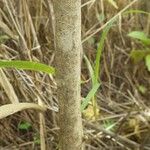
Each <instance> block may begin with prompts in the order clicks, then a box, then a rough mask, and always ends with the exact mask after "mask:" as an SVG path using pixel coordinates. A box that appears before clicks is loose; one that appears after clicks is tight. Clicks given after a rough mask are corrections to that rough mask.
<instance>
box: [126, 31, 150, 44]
mask: <svg viewBox="0 0 150 150" xmlns="http://www.w3.org/2000/svg"><path fill="white" fill-rule="evenodd" d="M128 36H129V37H132V38H134V39H138V40H140V41H141V42H142V43H143V44H145V45H150V38H148V37H147V35H146V34H145V33H144V32H141V31H132V32H130V33H129V34H128Z"/></svg>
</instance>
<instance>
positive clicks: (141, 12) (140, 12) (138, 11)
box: [123, 9, 150, 15]
mask: <svg viewBox="0 0 150 150" xmlns="http://www.w3.org/2000/svg"><path fill="white" fill-rule="evenodd" d="M130 13H136V14H145V15H150V13H149V12H146V11H143V10H138V9H131V10H128V11H125V12H124V13H123V15H126V14H130Z"/></svg>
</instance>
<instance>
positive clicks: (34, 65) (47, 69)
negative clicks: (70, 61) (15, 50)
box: [0, 60, 55, 74]
mask: <svg viewBox="0 0 150 150" xmlns="http://www.w3.org/2000/svg"><path fill="white" fill-rule="evenodd" d="M2 67H3V68H16V69H24V70H33V71H41V72H44V73H48V74H54V73H55V69H54V68H53V67H51V66H48V65H45V64H42V63H38V62H31V61H21V60H11V61H7V60H0V68H2Z"/></svg>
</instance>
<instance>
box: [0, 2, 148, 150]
mask: <svg viewBox="0 0 150 150" xmlns="http://www.w3.org/2000/svg"><path fill="white" fill-rule="evenodd" d="M86 2H87V0H82V4H87V5H83V7H82V36H83V41H84V43H83V48H84V53H85V54H86V56H87V57H88V58H89V60H90V61H91V63H92V62H94V60H95V55H96V45H97V43H98V40H99V36H100V35H101V29H102V28H101V27H102V26H103V25H105V23H106V22H107V21H109V20H110V19H111V18H112V17H113V16H115V15H118V12H119V11H121V10H122V9H124V8H125V7H126V6H127V5H128V4H129V5H130V4H131V1H130V0H124V1H122V0H118V1H117V4H118V6H119V9H118V10H116V9H115V8H113V6H112V5H110V4H109V3H107V2H103V0H100V1H98V0H97V1H93V3H92V1H91V3H86ZM51 4H52V3H51V1H49V0H37V1H36V3H35V1H29V0H23V1H20V0H11V1H8V0H1V1H0V37H1V36H3V35H7V36H8V38H7V39H5V40H3V41H1V38H0V44H1V45H0V59H9V60H13V59H17V60H18V59H21V60H34V61H38V62H43V63H45V64H49V65H52V66H53V65H54V62H53V59H54V55H55V51H54V45H55V42H54V40H53V39H54V36H55V33H54V20H53V17H54V14H53V10H52V5H51ZM139 6H142V7H143V8H145V7H144V6H143V5H138V3H135V4H133V5H132V8H138V7H139ZM102 13H104V15H105V18H104V20H103V19H100V18H101V17H102ZM118 16H119V18H118V21H117V23H116V24H115V26H114V27H113V28H112V29H111V32H110V33H109V36H108V37H107V40H106V44H105V49H104V51H103V56H102V63H101V66H102V67H101V77H100V78H101V83H102V85H101V88H100V90H99V91H98V92H97V100H98V104H99V107H100V117H99V118H98V120H97V121H95V122H92V121H88V120H84V126H85V128H84V131H85V135H86V137H87V138H86V139H85V141H86V148H87V149H88V150H99V149H104V150H106V149H109V150H117V149H118V150H133V149H136V150H137V149H138V148H139V149H142V148H143V149H150V145H149V143H150V141H149V139H150V137H149V136H150V124H149V123H150V116H149V114H150V111H149V106H150V102H149V97H150V92H149V89H150V86H149V85H150V80H149V72H148V71H147V70H146V68H145V66H144V64H143V63H142V62H140V63H139V64H137V65H134V64H133V63H132V61H131V60H130V58H129V53H130V51H131V50H132V49H133V48H139V44H138V43H135V42H134V41H131V39H129V38H128V37H127V36H126V35H127V33H129V32H130V31H132V30H135V29H136V30H145V31H147V32H148V31H149V30H148V29H149V21H148V17H147V16H144V17H143V18H142V21H141V15H140V14H129V15H126V16H124V15H120V14H119V15H118ZM143 22H144V23H143ZM93 33H96V34H93ZM87 37H91V38H90V39H88V40H85V39H86V38H87ZM0 74H1V76H0V84H1V85H0V100H1V103H0V104H1V105H3V104H8V103H13V102H17V101H19V102H34V103H39V102H40V103H42V104H45V105H47V107H48V110H47V111H46V113H45V114H44V115H45V121H44V118H43V116H41V115H40V116H38V114H37V113H36V112H35V111H31V110H30V111H29V110H28V111H23V112H19V113H17V114H15V115H12V116H10V117H7V118H5V119H2V120H0V149H3V150H9V149H14V150H17V149H19V150H27V149H30V150H31V149H33V150H36V149H40V144H38V140H39V138H40V135H41V137H43V136H42V135H44V136H45V137H46V138H45V139H46V147H47V149H48V150H51V149H52V150H53V149H58V131H59V128H58V126H57V111H58V106H57V99H56V97H55V95H56V83H55V80H54V78H53V77H52V76H48V75H45V74H40V73H35V72H29V71H28V72H27V71H18V70H12V69H7V70H5V69H3V71H2V70H0ZM82 77H83V78H84V79H85V80H88V78H89V75H88V71H87V67H86V65H85V62H84V61H83V64H82ZM139 85H144V86H145V87H146V88H147V92H146V93H145V94H142V93H141V92H140V91H139V90H138V87H139ZM90 88H91V82H90V81H89V82H87V83H85V84H84V85H83V86H82V96H86V94H87V93H88V91H89V90H90ZM22 121H27V122H30V123H31V124H32V127H31V128H30V129H29V130H27V131H22V130H20V129H19V128H18V124H19V123H20V122H22ZM106 122H107V123H109V124H111V125H114V127H113V128H112V130H110V131H108V130H106V129H105V130H104V129H103V128H102V127H101V126H102V125H103V124H106ZM44 126H45V131H44V130H42V128H44ZM42 141H43V142H42V143H44V139H42ZM42 147H43V149H44V145H42ZM144 147H145V148H144Z"/></svg>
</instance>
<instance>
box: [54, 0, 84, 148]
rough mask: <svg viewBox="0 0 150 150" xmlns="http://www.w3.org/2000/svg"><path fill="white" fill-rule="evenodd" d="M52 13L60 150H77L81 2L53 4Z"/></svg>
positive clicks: (70, 0) (57, 0) (56, 1)
mask: <svg viewBox="0 0 150 150" xmlns="http://www.w3.org/2000/svg"><path fill="white" fill-rule="evenodd" d="M54 12H55V19H56V26H55V27H56V39H55V40H56V55H55V63H56V82H57V86H58V90H57V98H58V101H59V126H60V150H81V149H82V147H83V146H82V145H83V144H82V137H83V131H82V119H81V110H80V102H81V100H80V72H81V57H80V55H81V48H82V46H81V0H54Z"/></svg>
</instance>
